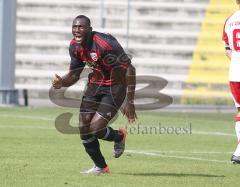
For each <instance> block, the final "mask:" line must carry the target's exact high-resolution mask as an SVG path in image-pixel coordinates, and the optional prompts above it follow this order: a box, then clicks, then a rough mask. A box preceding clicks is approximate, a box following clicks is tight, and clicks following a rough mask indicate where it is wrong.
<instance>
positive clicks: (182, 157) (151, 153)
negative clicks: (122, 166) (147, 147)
mask: <svg viewBox="0 0 240 187" xmlns="http://www.w3.org/2000/svg"><path fill="white" fill-rule="evenodd" d="M125 152H127V153H133V154H141V155H147V156H158V157H163V158H177V159H185V160H198V161H207V162H218V163H231V162H230V161H223V160H210V159H205V158H198V157H188V156H175V155H163V154H159V153H153V152H148V151H137V150H126V151H125Z"/></svg>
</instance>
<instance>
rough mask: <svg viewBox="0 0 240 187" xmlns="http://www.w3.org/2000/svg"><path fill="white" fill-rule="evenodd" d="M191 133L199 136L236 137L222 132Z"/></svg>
mask: <svg viewBox="0 0 240 187" xmlns="http://www.w3.org/2000/svg"><path fill="white" fill-rule="evenodd" d="M192 133H193V134H199V135H214V136H236V135H235V134H230V133H224V132H205V131H193V132H192Z"/></svg>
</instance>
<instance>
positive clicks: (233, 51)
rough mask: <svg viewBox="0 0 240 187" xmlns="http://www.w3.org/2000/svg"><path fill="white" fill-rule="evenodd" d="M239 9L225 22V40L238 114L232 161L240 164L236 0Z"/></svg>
mask: <svg viewBox="0 0 240 187" xmlns="http://www.w3.org/2000/svg"><path fill="white" fill-rule="evenodd" d="M236 3H237V5H238V6H239V10H238V11H236V12H234V13H233V14H232V15H231V16H230V17H229V18H228V19H227V20H226V22H225V25H224V29H223V41H224V42H225V51H226V55H227V56H228V57H229V59H230V60H231V63H230V66H229V85H230V90H231V93H232V96H233V100H234V103H235V106H236V108H237V114H236V118H235V122H236V123H235V130H236V134H237V139H238V145H237V148H236V150H235V152H234V153H233V155H232V158H231V161H232V163H234V164H240V0H236Z"/></svg>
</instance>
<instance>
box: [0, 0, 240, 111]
mask: <svg viewBox="0 0 240 187" xmlns="http://www.w3.org/2000/svg"><path fill="white" fill-rule="evenodd" d="M0 2H1V5H0V6H1V10H0V11H1V17H2V18H1V22H0V23H1V25H0V29H1V33H2V34H1V39H0V41H1V48H0V49H1V51H0V57H1V58H0V60H1V61H0V73H1V75H0V105H8V104H19V105H31V106H54V104H53V103H51V101H50V100H49V89H50V87H51V80H52V78H53V76H54V74H55V73H58V74H60V75H64V74H65V73H66V72H67V70H68V66H69V61H70V59H69V56H68V46H69V42H70V40H71V38H72V34H71V25H72V20H73V19H74V18H75V17H76V16H77V15H80V14H84V15H86V16H88V17H89V18H90V19H91V20H92V26H93V29H94V30H96V31H101V32H107V33H110V34H112V35H114V36H115V37H116V38H117V39H118V40H119V42H120V43H121V44H122V46H123V47H124V48H125V50H126V51H127V52H128V53H130V54H131V55H133V59H132V61H133V64H134V65H135V67H136V69H137V75H151V76H158V77H161V78H164V79H166V80H167V81H168V85H167V86H166V87H165V88H164V89H163V90H161V91H160V92H161V93H165V94H167V95H169V96H171V97H172V98H173V104H172V105H170V106H169V107H170V108H171V107H173V108H174V107H179V106H181V107H183V106H185V107H192V106H204V107H205V106H206V107H207V106H212V107H215V108H217V107H221V106H224V107H225V106H226V107H228V106H229V107H230V108H233V103H232V99H231V95H230V92H229V88H228V64H229V60H228V59H227V58H226V57H225V54H224V44H223V42H222V31H223V25H224V22H225V20H226V18H227V17H228V16H230V15H231V13H232V12H233V11H234V10H236V9H237V8H238V7H237V6H236V5H235V0H201V1H199V0H148V1H144V0H122V1H118V0H16V1H15V0H0ZM15 30H16V33H15ZM15 44H16V45H15ZM15 46H16V47H15ZM81 82H82V83H81ZM84 82H86V80H82V81H80V83H78V84H76V85H75V86H73V87H72V88H70V89H69V90H68V95H69V96H73V97H78V96H80V95H79V90H82V89H83V85H84ZM156 85H157V84H156ZM138 87H139V85H138Z"/></svg>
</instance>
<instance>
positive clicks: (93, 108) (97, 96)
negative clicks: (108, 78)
mask: <svg viewBox="0 0 240 187" xmlns="http://www.w3.org/2000/svg"><path fill="white" fill-rule="evenodd" d="M125 97H126V85H123V84H117V85H112V86H99V85H97V84H88V86H87V89H86V91H85V93H84V96H83V98H82V103H81V106H80V112H82V113H83V112H87V113H96V112H97V113H98V114H100V115H101V116H102V117H104V118H105V119H107V120H108V121H110V120H111V119H112V118H113V117H114V116H115V114H116V113H117V111H118V110H119V108H120V107H121V105H122V103H123V101H124V99H125Z"/></svg>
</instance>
